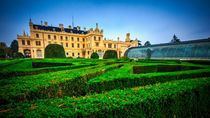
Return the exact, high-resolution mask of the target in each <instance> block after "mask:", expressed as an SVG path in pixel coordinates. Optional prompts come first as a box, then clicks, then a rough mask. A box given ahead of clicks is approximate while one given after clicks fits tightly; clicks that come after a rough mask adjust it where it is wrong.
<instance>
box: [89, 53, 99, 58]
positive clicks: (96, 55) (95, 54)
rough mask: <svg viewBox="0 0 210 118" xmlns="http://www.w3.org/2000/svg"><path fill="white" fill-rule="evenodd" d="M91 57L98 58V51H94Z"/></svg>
mask: <svg viewBox="0 0 210 118" xmlns="http://www.w3.org/2000/svg"><path fill="white" fill-rule="evenodd" d="M90 58H91V59H98V58H99V56H98V53H96V52H94V53H92V54H91V57H90Z"/></svg>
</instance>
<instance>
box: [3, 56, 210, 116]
mask: <svg viewBox="0 0 210 118" xmlns="http://www.w3.org/2000/svg"><path fill="white" fill-rule="evenodd" d="M96 57H97V56H96ZM209 64H210V61H205V60H190V61H189V60H185V61H184V60H163V59H141V60H133V59H128V58H125V57H124V58H120V59H82V58H78V59H71V58H57V59H53V58H46V59H24V58H22V59H9V60H1V61H0V68H1V71H0V78H1V79H0V84H1V86H0V87H1V89H0V102H1V107H0V117H167V118H168V117H174V118H176V117H177V118H179V117H183V118H186V117H209V106H210V102H209V99H210V98H209V94H210V93H209V90H210V89H209V85H210V67H209Z"/></svg>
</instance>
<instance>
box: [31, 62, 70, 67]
mask: <svg viewBox="0 0 210 118" xmlns="http://www.w3.org/2000/svg"><path fill="white" fill-rule="evenodd" d="M70 65H72V63H49V62H32V67H33V68H43V67H55V66H70Z"/></svg>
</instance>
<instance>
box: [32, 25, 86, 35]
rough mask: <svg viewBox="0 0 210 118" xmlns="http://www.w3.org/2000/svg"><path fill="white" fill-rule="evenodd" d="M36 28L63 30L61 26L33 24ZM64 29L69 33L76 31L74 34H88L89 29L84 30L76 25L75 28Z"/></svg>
mask: <svg viewBox="0 0 210 118" xmlns="http://www.w3.org/2000/svg"><path fill="white" fill-rule="evenodd" d="M33 28H34V29H39V30H45V31H56V32H61V28H59V27H53V26H47V27H46V26H41V25H35V24H34V25H33ZM64 31H65V32H67V33H71V32H72V33H74V34H82V33H83V34H87V33H88V32H87V31H83V30H77V28H76V27H74V28H73V29H69V28H64Z"/></svg>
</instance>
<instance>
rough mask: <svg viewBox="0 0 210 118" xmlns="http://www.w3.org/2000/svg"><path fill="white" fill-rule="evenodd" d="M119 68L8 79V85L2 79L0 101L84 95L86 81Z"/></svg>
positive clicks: (69, 71) (78, 70) (84, 69)
mask: <svg viewBox="0 0 210 118" xmlns="http://www.w3.org/2000/svg"><path fill="white" fill-rule="evenodd" d="M120 66H121V65H119V64H116V65H110V66H102V65H100V66H92V67H87V68H80V69H74V70H65V71H59V72H53V73H47V74H39V75H33V76H24V77H16V78H9V79H10V83H12V84H9V85H5V83H7V82H8V80H7V79H3V80H0V83H1V87H0V88H1V89H0V101H4V102H5V101H8V102H12V101H13V102H14V101H16V102H19V101H24V100H33V99H37V98H56V97H62V96H80V95H85V94H86V92H88V91H86V90H87V89H86V83H85V82H86V81H88V80H89V79H90V78H93V77H96V76H99V75H100V74H102V73H105V72H106V71H108V70H111V69H114V68H119V67H120ZM95 68H97V69H95ZM14 85H17V86H14ZM69 91H71V92H69ZM8 102H5V103H8ZM1 104H3V103H1Z"/></svg>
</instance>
